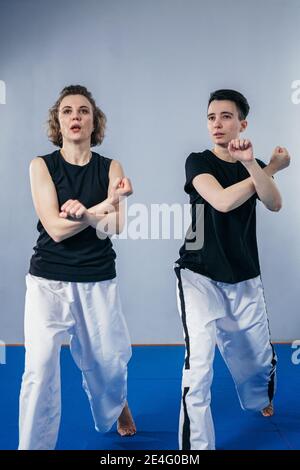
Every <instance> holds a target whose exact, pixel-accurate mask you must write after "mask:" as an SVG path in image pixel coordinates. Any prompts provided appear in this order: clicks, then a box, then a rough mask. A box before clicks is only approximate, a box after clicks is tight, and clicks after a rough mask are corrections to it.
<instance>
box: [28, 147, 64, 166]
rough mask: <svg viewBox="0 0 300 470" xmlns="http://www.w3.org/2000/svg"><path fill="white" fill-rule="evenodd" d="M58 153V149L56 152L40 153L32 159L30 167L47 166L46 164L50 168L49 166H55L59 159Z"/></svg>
mask: <svg viewBox="0 0 300 470" xmlns="http://www.w3.org/2000/svg"><path fill="white" fill-rule="evenodd" d="M57 154H58V151H57V150H55V151H54V152H52V153H49V154H47V155H38V156H37V157H35V158H33V159H32V160H31V162H30V168H31V169H32V168H34V169H39V168H45V167H46V166H47V167H48V168H49V166H53V165H54V164H55V163H56V161H57Z"/></svg>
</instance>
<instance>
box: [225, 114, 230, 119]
mask: <svg viewBox="0 0 300 470" xmlns="http://www.w3.org/2000/svg"><path fill="white" fill-rule="evenodd" d="M223 117H224V119H231V116H230V114H224V116H223Z"/></svg>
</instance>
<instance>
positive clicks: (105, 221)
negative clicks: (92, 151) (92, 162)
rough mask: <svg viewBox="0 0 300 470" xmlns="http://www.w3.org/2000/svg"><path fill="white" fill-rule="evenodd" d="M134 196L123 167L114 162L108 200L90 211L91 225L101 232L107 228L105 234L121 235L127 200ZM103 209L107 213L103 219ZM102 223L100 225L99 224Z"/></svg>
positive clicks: (111, 169) (110, 172)
mask: <svg viewBox="0 0 300 470" xmlns="http://www.w3.org/2000/svg"><path fill="white" fill-rule="evenodd" d="M130 194H132V187H131V183H130V181H129V180H128V178H125V176H124V171H123V168H122V165H121V164H120V163H119V162H118V161H116V160H113V161H112V162H111V165H110V169H109V186H108V192H107V199H106V200H105V201H104V203H105V204H104V205H103V203H100V204H98V205H96V206H94V207H92V208H91V209H89V210H88V214H87V215H86V217H87V220H88V221H89V224H90V225H91V226H92V227H94V228H96V229H97V230H99V231H101V227H102V228H103V227H105V226H106V227H107V228H106V231H105V233H108V234H109V235H113V234H115V233H116V234H118V233H121V232H122V230H123V228H124V220H125V198H126V197H127V196H129V195H130ZM103 209H104V210H105V211H106V215H105V217H103ZM99 222H100V223H99Z"/></svg>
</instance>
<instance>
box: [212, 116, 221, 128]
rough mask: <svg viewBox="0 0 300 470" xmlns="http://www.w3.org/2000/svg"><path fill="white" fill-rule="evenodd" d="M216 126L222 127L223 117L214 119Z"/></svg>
mask: <svg viewBox="0 0 300 470" xmlns="http://www.w3.org/2000/svg"><path fill="white" fill-rule="evenodd" d="M214 127H215V128H219V127H221V119H220V118H218V117H216V119H215V120H214Z"/></svg>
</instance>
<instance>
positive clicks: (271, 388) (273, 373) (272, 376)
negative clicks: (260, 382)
mask: <svg viewBox="0 0 300 470" xmlns="http://www.w3.org/2000/svg"><path fill="white" fill-rule="evenodd" d="M260 282H261V285H262V290H263V299H264V304H265V310H266V314H267V323H268V331H269V340H270V346H271V348H272V361H271V364H272V368H271V371H270V374H269V377H270V378H269V383H268V397H269V400H270V403H271V401H272V400H273V398H274V389H275V376H276V364H277V359H276V353H275V350H274V346H273V344H272V343H271V331H270V323H269V317H268V311H267V304H266V298H265V290H264V286H263V283H262V279H261V277H260Z"/></svg>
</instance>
